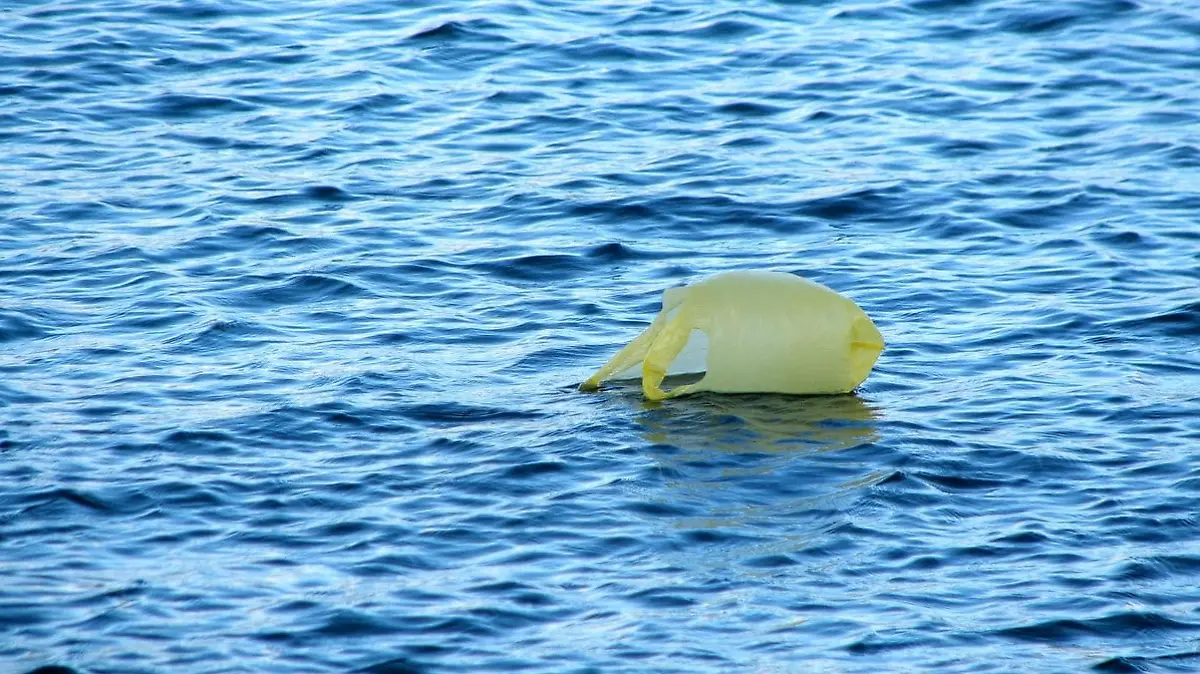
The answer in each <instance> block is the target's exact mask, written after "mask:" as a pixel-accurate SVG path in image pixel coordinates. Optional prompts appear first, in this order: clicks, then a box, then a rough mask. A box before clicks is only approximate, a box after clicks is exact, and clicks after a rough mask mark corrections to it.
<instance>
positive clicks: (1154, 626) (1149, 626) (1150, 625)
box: [999, 611, 1200, 643]
mask: <svg viewBox="0 0 1200 674" xmlns="http://www.w3.org/2000/svg"><path fill="white" fill-rule="evenodd" d="M1197 629H1200V625H1197V624H1194V623H1189V622H1184V621H1179V620H1173V619H1171V618H1168V617H1166V616H1163V615H1161V614H1158V613H1154V612H1137V611H1125V612H1121V613H1114V614H1112V615H1108V616H1105V617H1102V618H1093V619H1090V620H1070V619H1061V620H1051V621H1046V622H1043V623H1037V624H1034V625H1028V626H1023V627H1011V628H1006V629H1003V630H1000V631H999V634H1001V635H1003V636H1006V637H1010V638H1013V639H1017V640H1020V641H1032V642H1041V643H1072V642H1077V641H1086V640H1088V639H1089V638H1096V637H1111V636H1113V635H1116V634H1121V633H1131V632H1132V633H1136V634H1140V635H1145V634H1155V635H1157V636H1159V637H1162V638H1169V637H1168V635H1171V634H1173V633H1179V632H1184V633H1187V632H1192V631H1195V630H1197Z"/></svg>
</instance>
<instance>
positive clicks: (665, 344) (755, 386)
mask: <svg viewBox="0 0 1200 674" xmlns="http://www.w3.org/2000/svg"><path fill="white" fill-rule="evenodd" d="M882 350H883V336H882V335H880V334H879V330H878V329H876V327H875V324H874V323H873V322H871V319H870V317H869V316H867V314H866V313H865V312H863V310H862V309H860V308H859V306H858V305H857V304H855V303H854V302H853V301H852V300H850V299H849V298H846V297H843V296H841V295H839V294H837V293H836V292H834V291H833V290H830V289H829V288H827V287H825V286H823V285H821V284H820V283H815V282H813V281H809V280H808V279H805V278H801V277H799V276H795V275H793V274H785V273H782V272H768V271H738V272H728V273H725V274H718V275H717V276H713V277H711V278H708V279H705V280H703V281H700V282H698V283H693V284H692V285H688V286H683V287H679V288H671V289H669V290H667V291H666V292H664V293H663V307H662V311H660V312H659V313H658V315H657V316H655V317H654V322H653V323H651V324H650V327H648V328H646V330H645V331H643V332H642V334H640V335H638V336H637V338H635V339H634V340H633V341H632V342H630V343H629V345H628V346H626V347H625V348H623V349H621V350H620V351H619V352H618V353H617V355H615V356H613V357H612V360H610V361H608V363H606V364H605V365H604V367H602V368H600V369H599V370H597V371H596V373H595V374H593V375H592V376H591V377H589V378H588V380H587V381H585V382H584V383H583V384H581V385H580V389H582V390H593V389H596V388H598V387H599V386H600V384H601V382H604V381H605V380H608V379H634V378H637V377H638V376H639V375H640V376H641V379H642V393H643V394H644V395H645V396H646V397H647V398H649V399H651V400H662V399H664V398H674V397H677V396H682V395H687V394H689V393H698V392H700V391H712V392H716V393H791V394H829V393H848V392H850V391H852V390H854V388H855V387H857V386H858V385H859V384H861V383H862V382H863V380H864V379H866V378H867V375H868V374H870V372H871V367H872V366H874V365H875V361H876V359H878V358H879V353H880V351H882ZM681 352H682V353H684V354H687V355H689V356H691V357H692V358H694V357H695V356H696V354H697V352H699V355H700V357H701V362H700V364H697V363H687V362H684V361H688V360H691V359H692V358H680V354H681ZM677 359H678V360H679V361H680V362H679V363H676V361H677ZM686 372H703V374H704V376H703V377H702V378H701V379H700V380H699V381H696V382H694V383H691V384H684V385H680V386H676V387H675V388H673V389H670V390H666V391H664V390H663V389H662V388H660V387H661V385H662V381H663V378H664V377H666V376H667V374H668V373H670V374H681V373H686Z"/></svg>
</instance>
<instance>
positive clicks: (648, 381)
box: [642, 311, 700, 400]
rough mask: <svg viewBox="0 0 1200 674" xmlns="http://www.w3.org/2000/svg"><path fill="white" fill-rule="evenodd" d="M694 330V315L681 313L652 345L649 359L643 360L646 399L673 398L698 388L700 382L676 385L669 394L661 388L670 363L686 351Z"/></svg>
mask: <svg viewBox="0 0 1200 674" xmlns="http://www.w3.org/2000/svg"><path fill="white" fill-rule="evenodd" d="M692 327H693V326H692V316H691V312H688V311H680V312H678V313H677V314H676V315H675V318H673V319H671V320H670V322H668V323H667V324H666V325H665V326H663V328H662V330H661V332H660V333H659V334H658V337H657V338H656V339H655V340H654V343H653V344H651V345H650V350H649V351H647V352H646V357H645V359H644V360H642V395H644V396H646V398H647V399H649V400H663V399H665V398H674V397H675V396H680V395H683V394H685V393H688V392H689V391H691V390H692V389H693V388H695V387H696V384H699V383H700V382H696V383H694V384H685V385H683V386H676V387H675V388H673V389H671V390H670V391H664V390H662V389H661V388H660V386H661V384H662V380H663V379H664V378H665V377H666V376H667V370H668V369H669V368H670V367H671V363H672V362H674V361H675V358H676V357H677V356H678V355H679V352H680V351H683V347H684V346H686V345H687V343H688V338H689V337H691V336H692Z"/></svg>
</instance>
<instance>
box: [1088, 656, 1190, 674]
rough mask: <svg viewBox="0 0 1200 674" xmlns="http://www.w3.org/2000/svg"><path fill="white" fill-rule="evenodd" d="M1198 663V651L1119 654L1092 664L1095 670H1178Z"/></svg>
mask: <svg viewBox="0 0 1200 674" xmlns="http://www.w3.org/2000/svg"><path fill="white" fill-rule="evenodd" d="M1197 664H1200V652H1195V651H1192V652H1182V653H1171V654H1169V655H1159V656H1136V655H1134V656H1119V657H1115V658H1110V659H1108V660H1104V661H1103V662H1098V663H1096V664H1095V665H1093V666H1092V669H1093V670H1094V671H1097V672H1121V673H1124V672H1128V673H1129V674H1138V673H1141V672H1179V673H1180V674H1186V673H1187V672H1192V671H1195V669H1196V666H1197Z"/></svg>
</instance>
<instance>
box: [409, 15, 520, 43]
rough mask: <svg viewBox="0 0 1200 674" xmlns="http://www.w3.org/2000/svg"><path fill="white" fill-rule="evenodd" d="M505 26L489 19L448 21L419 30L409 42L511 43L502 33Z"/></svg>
mask: <svg viewBox="0 0 1200 674" xmlns="http://www.w3.org/2000/svg"><path fill="white" fill-rule="evenodd" d="M505 30H506V28H505V26H504V25H502V24H499V23H495V22H493V21H489V20H487V19H471V20H467V21H447V22H445V23H441V24H438V25H436V26H433V27H432V28H425V29H423V30H419V31H417V32H415V33H413V34H412V35H409V36H408V38H407V39H408V40H410V41H416V42H435V43H444V42H460V41H461V42H501V43H504V42H511V41H512V40H511V39H510V38H508V37H506V36H504V35H503V34H502V33H503V32H504V31H505Z"/></svg>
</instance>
